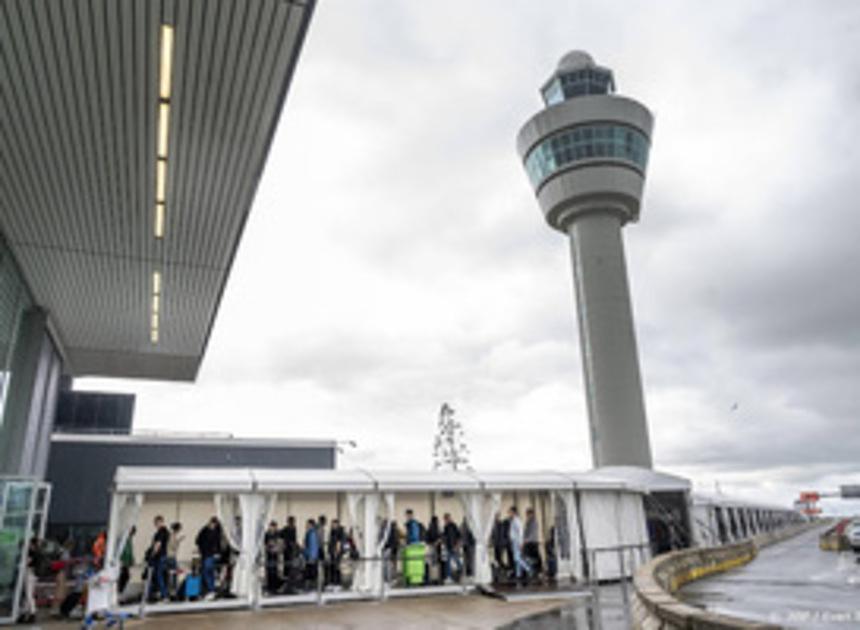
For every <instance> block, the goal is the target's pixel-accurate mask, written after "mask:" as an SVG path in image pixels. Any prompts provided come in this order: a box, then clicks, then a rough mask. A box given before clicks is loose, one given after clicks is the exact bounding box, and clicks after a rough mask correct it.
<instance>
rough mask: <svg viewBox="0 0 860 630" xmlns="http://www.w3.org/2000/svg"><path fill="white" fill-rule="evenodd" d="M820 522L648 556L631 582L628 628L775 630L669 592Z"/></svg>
mask: <svg viewBox="0 0 860 630" xmlns="http://www.w3.org/2000/svg"><path fill="white" fill-rule="evenodd" d="M820 525H821V523H820V522H816V523H804V524H802V525H798V526H794V527H787V528H785V529H783V530H780V531H778V532H767V533H764V534H760V535H758V536H754V537H753V538H751V539H749V540H745V541H743V542H740V543H736V544H733V545H723V546H720V547H705V548H696V549H684V550H682V551H673V552H671V553H667V554H664V555H662V556H658V557H656V558H654V559H653V560H652V561H651V562H649V563H648V564H646V565H644V566H643V567H641V568H640V569H639V571H638V572H637V573H636V577H635V579H634V580H633V589H634V592H635V597H634V599H633V605H632V606H633V614H632V617H633V627H634V628H636V629H637V630H658V629H659V630H675V629H679V630H680V629H684V630H705V629H707V630H730V629H745V630H754V629H755V630H777V629H778V628H781V626H779V625H774V624H769V623H763V622H757V621H749V620H746V619H740V618H737V617H732V616H729V615H721V614H717V613H712V612H708V611H706V610H704V609H702V608H696V607H695V606H690V605H688V604H685V603H683V602H682V601H680V600H678V599H676V598H675V596H674V594H675V593H676V592H677V591H678V589H680V588H681V587H682V586H683V585H684V584H687V583H688V582H692V581H694V580H699V579H701V578H704V577H707V576H709V575H714V574H716V573H722V572H723V571H728V570H729V569H733V568H735V567H739V566H741V565H744V564H746V563H748V562H750V561H751V560H753V559H754V558H755V557H756V554H757V553H758V550H759V549H760V548H762V547H766V546H768V545H772V544H774V543H777V542H780V541H782V540H785V539H787V538H791V537H792V536H796V535H797V534H800V533H802V532H804V531H807V530H809V529H811V528H812V527H819V526H820Z"/></svg>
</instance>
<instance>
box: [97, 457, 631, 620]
mask: <svg viewBox="0 0 860 630" xmlns="http://www.w3.org/2000/svg"><path fill="white" fill-rule="evenodd" d="M638 481H639V480H636V479H634V480H632V481H631V480H629V479H624V478H615V477H612V476H610V475H607V474H601V475H595V474H591V473H571V472H565V471H528V472H511V471H496V472H492V471H491V472H481V471H393V470H387V471H384V470H376V471H371V470H361V469H357V470H304V469H268V468H266V469H263V468H193V467H134V466H121V467H119V468H118V469H117V471H116V475H115V477H114V486H113V504H114V508H113V509H114V515H115V516H114V518H113V521H112V526H111V530H112V531H111V536H112V538H111V540H115V541H117V542H116V543H115V544H121V542H122V541H124V540H125V539H126V537H127V536H128V531H129V529H130V527H131V526H132V525H133V524H134V523H133V521H134V519H135V518H137V517H138V516H139V515H140V506H141V504H143V506H144V508H146V506H147V505H149V506H150V507H149V508H148V509H150V510H167V509H175V510H176V511H177V513H179V512H182V513H189V514H190V513H191V512H189V510H191V511H192V512H193V511H194V510H196V512H194V513H205V511H207V508H206V504H207V502H208V504H209V506H210V507H209V508H208V509H209V510H212V512H214V513H215V514H217V515H218V516H219V517H220V520H221V521H222V522H223V523H225V525H228V524H229V527H228V529H229V528H230V527H232V529H231V530H230V531H229V532H227V534H228V535H229V536H230V540H231V544H232V545H233V546H234V547H236V548H237V550H238V552H239V561H238V563H237V567H236V570H235V572H234V578H233V582H232V590H233V592H234V594H235V595H236V596H237V599H238V600H239V603H244V604H246V605H247V604H250V605H255V604H256V603H257V602H259V601H260V575H259V574H260V570H259V562H260V555H261V552H262V534H263V530H264V527H265V523H266V522H268V519H270V518H272V517H273V516H274V513H275V510H276V509H277V505H278V501H279V500H281V501H284V500H286V501H289V506H290V507H289V509H290V510H298V511H299V513H301V512H302V510H304V511H305V512H308V511H310V510H312V509H313V510H316V511H315V512H311V513H325V512H324V510H325V509H331V508H324V507H323V506H324V505H325V504H326V502H328V505H337V506H343V508H345V510H346V514H345V515H344V516H345V520H346V522H347V523H348V526H349V528H350V529H352V531H353V534H354V539H355V543H356V546H357V548H358V550H359V552H360V553H361V557H362V558H363V559H365V562H364V563H363V564H362V565H361V566H360V568H359V569H358V572H357V574H356V577H355V580H354V581H353V591H354V592H355V593H356V594H357V595H358V594H361V595H363V596H377V595H379V594H381V593H384V591H385V588H386V585H385V582H384V579H383V575H382V572H381V571H380V570H379V567H380V566H381V565H380V564H379V563H380V559H381V557H382V555H383V550H384V547H385V541H386V540H387V536H388V532H390V524H391V522H392V521H393V520H394V519H396V514H395V512H396V509H395V507H396V501H398V497H400V499H399V500H400V501H401V502H403V503H404V504H405V505H407V506H408V505H409V503H410V502H412V501H415V500H416V496H417V495H421V494H424V495H428V496H429V497H438V499H439V500H440V501H442V502H443V503H444V505H445V506H446V507H444V509H445V510H448V509H451V508H453V507H454V505H459V508H461V509H462V515H463V517H464V518H465V519H466V521H467V522H468V525H469V529H470V530H471V532H472V534H473V536H474V538H475V567H474V583H475V584H489V583H490V582H491V581H492V571H491V564H490V555H491V554H490V550H491V548H492V547H491V539H492V533H493V527H494V520H495V516H496V515H497V514H500V513H501V514H504V512H506V510H507V507H508V506H509V505H512V504H514V503H516V502H517V501H518V500H519V501H521V502H522V501H525V503H526V505H530V506H533V507H535V508H536V512H537V513H538V515H539V520H540V522H541V523H542V525H541V527H542V528H543V537H544V540H545V541H551V542H553V543H555V548H556V557H557V559H558V576H559V577H562V578H563V577H570V578H572V579H576V580H582V579H584V578H585V577H586V566H588V565H587V564H586V562H591V561H590V560H587V559H586V561H584V559H585V558H587V557H588V554H589V553H591V550H594V549H597V548H600V549H611V548H614V547H618V546H623V547H625V548H629V547H635V548H636V549H637V550H638V551H639V552H640V553H639V557H640V558H641V559H644V556H645V555H647V553H648V551H647V549H648V538H647V532H646V527H645V512H644V506H643V501H642V494H643V492H644V489H643V487H642V486H641V485H640V484H639V483H638ZM206 497H210V498H208V499H207V498H206ZM279 497H280V499H279ZM517 497H519V499H517ZM451 501H454V504H452V503H450V502H451ZM507 501H512V502H513V503H507ZM159 502H160V503H159ZM168 505H172V506H174V507H173V508H169V507H168ZM186 505H187V506H188V507H183V506H186ZM282 505H286V504H283V503H282ZM303 506H304V507H303ZM402 507H403V505H402V504H401V508H402ZM305 508H306V509H305ZM339 509H340V508H338V510H339ZM188 524H189V525H190V526H192V527H193V526H194V525H193V522H191V523H188ZM386 524H387V525H386ZM380 527H387V528H389V529H388V530H387V531H386V530H384V529H380ZM114 530H115V531H114ZM374 563H375V564H374ZM597 563H598V564H599V565H600V566H599V567H595V568H599V569H600V577H601V578H602V579H606V578H614V577H619V576H620V575H621V571H620V570H619V568H618V563H617V556H614V555H612V554H604V555H603V556H602V557H601V558H599V559H598V560H597ZM632 570H633V567H632V566H626V567H625V568H624V570H623V573H624V574H626V575H629V574H630V573H631V572H632Z"/></svg>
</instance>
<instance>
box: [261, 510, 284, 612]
mask: <svg viewBox="0 0 860 630" xmlns="http://www.w3.org/2000/svg"><path fill="white" fill-rule="evenodd" d="M263 546H264V548H265V550H266V591H267V592H268V593H269V594H270V595H271V594H274V593H277V592H278V588H280V586H281V580H280V577H279V576H278V556H279V555H280V551H281V533H280V532H279V531H278V523H277V522H276V521H270V522H269V527H268V529H267V530H266V534H265V536H264V537H263Z"/></svg>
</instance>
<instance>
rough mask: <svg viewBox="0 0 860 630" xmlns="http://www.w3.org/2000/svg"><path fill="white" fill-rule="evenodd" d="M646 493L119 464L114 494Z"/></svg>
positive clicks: (351, 473) (570, 476) (410, 476)
mask: <svg viewBox="0 0 860 630" xmlns="http://www.w3.org/2000/svg"><path fill="white" fill-rule="evenodd" d="M561 489H577V490H607V491H612V490H615V491H631V492H640V493H641V492H643V491H644V487H643V484H641V483H638V482H637V480H632V481H631V480H627V479H623V478H620V477H617V478H613V477H612V476H611V475H609V474H603V473H601V474H593V473H569V472H560V471H559V472H555V471H539V472H476V471H426V472H425V471H414V470H413V471H396V470H378V471H369V470H318V469H272V468H194V467H186V466H174V467H159V466H120V467H118V468H117V470H116V474H115V476H114V492H116V493H134V492H143V493H189V492H250V491H265V492H361V491H368V492H370V491H379V492H385V491H392V492H433V491H435V492H457V491H475V492H478V491H481V492H492V491H514V490H524V491H527V490H532V491H539V490H561Z"/></svg>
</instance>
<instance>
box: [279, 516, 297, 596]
mask: <svg viewBox="0 0 860 630" xmlns="http://www.w3.org/2000/svg"><path fill="white" fill-rule="evenodd" d="M281 539H282V540H283V547H284V582H286V584H287V585H288V586H289V587H292V586H293V584H295V582H296V580H295V579H294V575H293V572H294V571H295V568H296V557H297V556H298V551H299V539H298V532H297V531H296V519H295V517H294V516H288V517H287V524H286V525H285V526H284V528H283V529H282V530H281Z"/></svg>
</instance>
